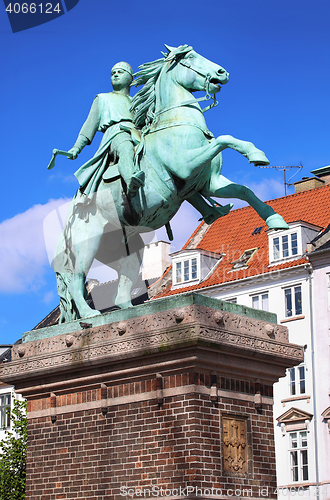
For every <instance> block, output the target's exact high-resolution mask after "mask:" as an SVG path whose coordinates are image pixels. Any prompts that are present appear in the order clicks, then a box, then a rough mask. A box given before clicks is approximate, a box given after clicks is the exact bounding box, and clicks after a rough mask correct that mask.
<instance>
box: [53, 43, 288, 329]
mask: <svg viewBox="0 0 330 500" xmlns="http://www.w3.org/2000/svg"><path fill="white" fill-rule="evenodd" d="M166 49H167V53H163V57H162V58H161V59H158V60H156V61H153V62H151V63H146V64H143V65H142V66H140V71H138V72H137V73H136V75H135V76H136V77H137V78H136V80H135V81H134V82H133V85H134V84H135V85H136V86H142V88H141V89H140V90H139V91H138V92H137V93H136V95H135V96H134V97H133V98H131V97H130V95H129V94H130V92H129V91H130V85H131V84H132V70H131V67H130V66H129V64H127V63H124V62H121V63H118V64H117V65H115V66H114V68H113V69H112V72H111V81H112V85H113V92H110V93H108V94H99V95H98V96H97V97H96V99H95V100H94V103H93V106H92V108H91V111H90V114H89V116H88V118H87V120H86V122H85V124H84V125H83V127H82V129H81V131H80V134H79V136H78V139H77V142H76V144H75V145H74V147H73V148H72V149H71V150H70V151H69V152H68V153H67V156H68V157H69V158H71V159H75V158H76V157H77V155H78V154H79V152H80V151H81V150H82V149H83V147H84V146H85V145H87V144H90V143H91V142H92V140H93V138H94V135H95V133H96V131H97V130H99V131H101V132H103V139H102V141H101V144H100V146H99V148H98V151H97V152H96V154H95V155H94V157H93V158H92V159H91V160H90V161H88V162H87V163H85V165H83V166H82V167H80V168H79V170H78V171H77V172H76V174H75V175H76V177H77V179H78V181H79V183H80V186H81V187H80V189H79V190H78V192H77V193H76V195H75V197H74V199H73V202H72V204H71V208H70V210H69V213H68V216H67V221H66V225H65V228H64V231H63V234H62V236H61V238H60V240H59V242H58V245H57V250H56V255H55V258H54V263H53V267H54V270H55V272H56V277H57V283H58V292H59V295H60V304H61V319H60V322H65V321H72V320H74V319H77V318H86V317H91V316H95V315H98V314H100V313H99V312H98V311H95V310H94V309H91V308H90V306H89V305H88V304H87V303H86V301H85V296H86V290H85V280H86V275H87V273H88V271H89V269H90V267H91V265H92V262H93V260H94V259H95V258H96V259H98V260H99V261H100V262H102V263H104V264H106V265H108V266H110V267H111V268H113V269H115V270H116V271H117V272H118V291H117V294H116V297H115V303H116V304H117V305H118V306H119V307H120V308H126V307H129V306H131V305H132V303H131V289H132V285H133V284H134V282H135V281H136V278H137V276H138V273H139V269H140V265H141V260H142V253H143V246H144V245H143V241H142V238H141V236H140V233H144V232H147V231H151V230H155V229H158V228H160V227H161V226H163V225H166V226H167V227H168V228H169V226H168V224H169V221H170V220H171V219H172V217H173V216H174V215H175V213H176V212H177V211H178V209H179V208H180V205H181V204H182V202H183V201H184V200H187V201H188V202H190V203H191V204H192V205H193V206H194V207H195V208H196V209H197V210H198V211H199V212H200V213H201V214H202V217H203V218H204V220H205V221H206V222H207V223H208V224H210V223H212V222H214V221H215V220H216V219H217V218H218V217H220V216H222V215H226V214H227V213H228V212H229V210H230V209H231V205H226V206H225V207H221V206H217V205H216V204H215V203H214V202H213V200H212V199H211V197H212V196H215V197H217V198H239V199H242V200H245V201H247V202H248V203H249V204H250V205H251V206H252V207H253V208H254V209H255V210H256V212H257V213H258V214H259V215H260V217H261V218H262V219H264V220H265V221H266V224H267V225H268V227H269V228H273V229H274V228H275V229H286V228H287V227H288V226H287V224H286V223H285V222H284V220H283V219H282V217H281V216H280V215H278V214H276V213H275V212H274V210H273V209H272V208H271V207H269V206H268V205H265V204H264V203H263V202H262V201H261V200H260V199H259V198H257V197H256V196H255V194H254V193H253V191H251V190H250V189H249V188H247V187H245V186H242V185H239V184H235V183H233V182H231V181H230V180H228V179H226V178H225V177H224V176H223V175H221V168H222V156H221V151H223V150H224V149H226V148H231V149H234V150H236V151H238V152H239V153H241V154H242V155H244V156H245V157H246V158H247V159H248V160H249V162H250V163H253V164H254V165H267V164H268V163H269V162H268V159H267V158H266V156H265V154H264V153H263V151H261V150H260V149H257V148H256V147H255V146H254V144H252V143H251V142H246V141H242V140H239V139H235V138H234V137H232V136H229V135H221V136H219V137H217V138H215V137H214V136H213V134H212V133H211V132H210V131H209V130H208V129H207V126H206V122H205V118H204V114H203V110H202V109H201V107H200V105H199V102H200V101H202V100H206V99H209V98H210V97H211V96H213V103H212V104H211V105H210V106H208V107H207V108H206V109H210V108H211V107H214V106H215V104H216V101H215V94H216V93H217V92H218V91H219V90H220V86H221V85H224V84H226V83H227V82H228V77H229V75H228V73H227V71H226V70H225V69H224V68H222V67H221V66H219V65H217V64H215V63H212V62H210V61H209V60H207V59H205V58H204V57H202V56H200V55H199V54H197V53H196V52H195V51H194V50H193V48H192V47H190V46H188V45H181V46H179V47H177V48H173V47H169V46H166ZM201 90H204V91H205V92H206V97H205V98H203V99H195V98H194V97H193V96H192V92H194V91H201ZM204 111H205V110H204ZM55 151H56V150H54V155H55ZM59 154H65V152H63V151H61V152H59ZM54 161H55V156H53V159H52V162H51V164H50V166H49V168H51V167H53V166H54Z"/></svg>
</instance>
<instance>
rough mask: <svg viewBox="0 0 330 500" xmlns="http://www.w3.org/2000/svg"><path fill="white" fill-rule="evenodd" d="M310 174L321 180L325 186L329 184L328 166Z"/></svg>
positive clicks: (329, 168)
mask: <svg viewBox="0 0 330 500" xmlns="http://www.w3.org/2000/svg"><path fill="white" fill-rule="evenodd" d="M311 174H314V175H316V177H318V178H319V179H320V180H322V181H323V182H324V184H325V185H327V184H330V165H328V166H327V167H322V168H317V169H315V170H311Z"/></svg>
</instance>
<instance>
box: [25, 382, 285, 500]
mask: <svg viewBox="0 0 330 500" xmlns="http://www.w3.org/2000/svg"><path fill="white" fill-rule="evenodd" d="M198 387H199V386H195V389H196V391H197V392H196V393H193V392H192V393H190V394H185V395H179V396H173V397H165V398H164V403H163V404H162V405H159V404H157V402H156V401H155V400H147V401H140V402H135V403H134V402H133V403H124V402H123V404H121V405H116V406H113V407H110V408H109V410H108V412H107V413H106V414H105V415H103V412H102V409H101V408H95V409H90V410H82V411H75V412H72V413H63V414H60V415H58V416H57V420H56V422H55V423H54V424H53V423H52V422H51V419H50V417H49V416H48V417H39V418H33V419H31V420H30V421H29V448H28V471H27V475H28V481H27V488H26V498H27V499H33V500H37V499H38V500H39V499H40V500H55V499H60V498H63V499H66V500H69V499H70V500H71V499H75V498H84V499H85V498H88V499H91V500H96V499H97V500H100V499H102V500H106V499H109V500H110V499H116V500H117V499H118V500H119V499H124V498H128V499H129V498H130V497H132V496H133V497H134V498H140V497H141V496H142V497H148V495H149V496H151V497H155V496H161V493H162V492H161V491H160V488H161V487H162V488H163V490H164V493H163V496H169V495H170V496H171V497H173V496H182V495H180V488H181V493H182V490H183V489H184V488H186V487H187V486H189V487H190V490H189V492H190V493H192V494H194V493H197V494H198V493H199V494H198V495H197V496H205V495H203V494H202V495H201V492H202V493H203V492H204V491H205V492H206V496H208V494H210V496H213V497H219V496H220V490H221V493H222V495H224V496H234V497H237V496H247V497H260V496H261V494H260V491H261V489H262V488H267V487H268V491H269V493H268V495H267V496H269V497H274V491H275V488H276V473H275V465H274V464H275V450H274V437H273V419H272V406H271V404H266V405H265V404H264V405H263V409H262V414H259V413H258V412H257V410H256V408H255V404H254V403H253V402H252V401H244V400H238V398H239V397H240V396H241V397H242V396H243V397H244V395H243V394H241V395H240V394H237V399H236V398H235V399H232V398H229V397H221V399H220V402H219V403H217V404H216V405H215V404H214V403H212V402H211V401H210V397H209V396H208V395H206V394H198ZM75 398H76V395H73V394H71V400H72V399H73V400H75ZM123 399H125V397H123ZM67 400H70V398H67ZM222 415H226V416H233V417H237V416H239V417H243V418H244V419H246V422H247V429H248V431H247V438H248V442H247V446H248V447H249V461H250V463H249V469H250V471H249V472H248V473H245V474H240V473H239V472H237V474H235V475H233V474H230V475H228V474H225V473H224V467H223V466H224V464H223V453H222V439H221V436H222V432H221V418H222ZM153 487H154V490H152V488H153ZM192 487H193V490H192ZM212 488H213V491H212ZM143 489H145V490H146V491H145V492H144V493H145V494H142V495H141V494H140V491H139V490H143ZM196 489H199V490H200V491H196ZM148 490H151V492H150V494H149V492H148ZM165 490H167V491H166V492H165ZM173 490H178V491H177V492H176V491H173ZM207 490H210V491H207ZM216 490H218V491H216ZM235 490H236V491H235ZM239 490H241V494H240V493H239ZM243 490H245V492H244V493H243ZM234 491H235V493H233V492H234ZM170 492H171V493H170ZM272 492H273V494H272ZM141 493H143V492H141ZM165 493H166V495H165ZM175 493H179V495H176V494H175ZM183 493H185V492H183ZM212 493H213V495H212ZM216 493H217V494H216ZM231 493H232V494H231ZM193 496H194V495H193Z"/></svg>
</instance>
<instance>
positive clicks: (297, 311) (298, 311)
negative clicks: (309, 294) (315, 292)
mask: <svg viewBox="0 0 330 500" xmlns="http://www.w3.org/2000/svg"><path fill="white" fill-rule="evenodd" d="M299 288H300V307H297V303H296V295H298V293H297V291H298V289H299ZM288 291H290V297H291V298H290V300H291V314H289V308H288V307H287V297H288V295H289V294H287V292H288ZM283 293H284V316H285V318H294V317H296V316H301V315H302V311H303V309H302V307H303V306H302V285H301V283H297V284H296V285H291V286H288V287H285V288H283Z"/></svg>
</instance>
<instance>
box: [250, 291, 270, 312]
mask: <svg viewBox="0 0 330 500" xmlns="http://www.w3.org/2000/svg"><path fill="white" fill-rule="evenodd" d="M252 307H254V309H261V310H262V311H268V310H269V309H268V293H262V294H260V295H253V297H252Z"/></svg>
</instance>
